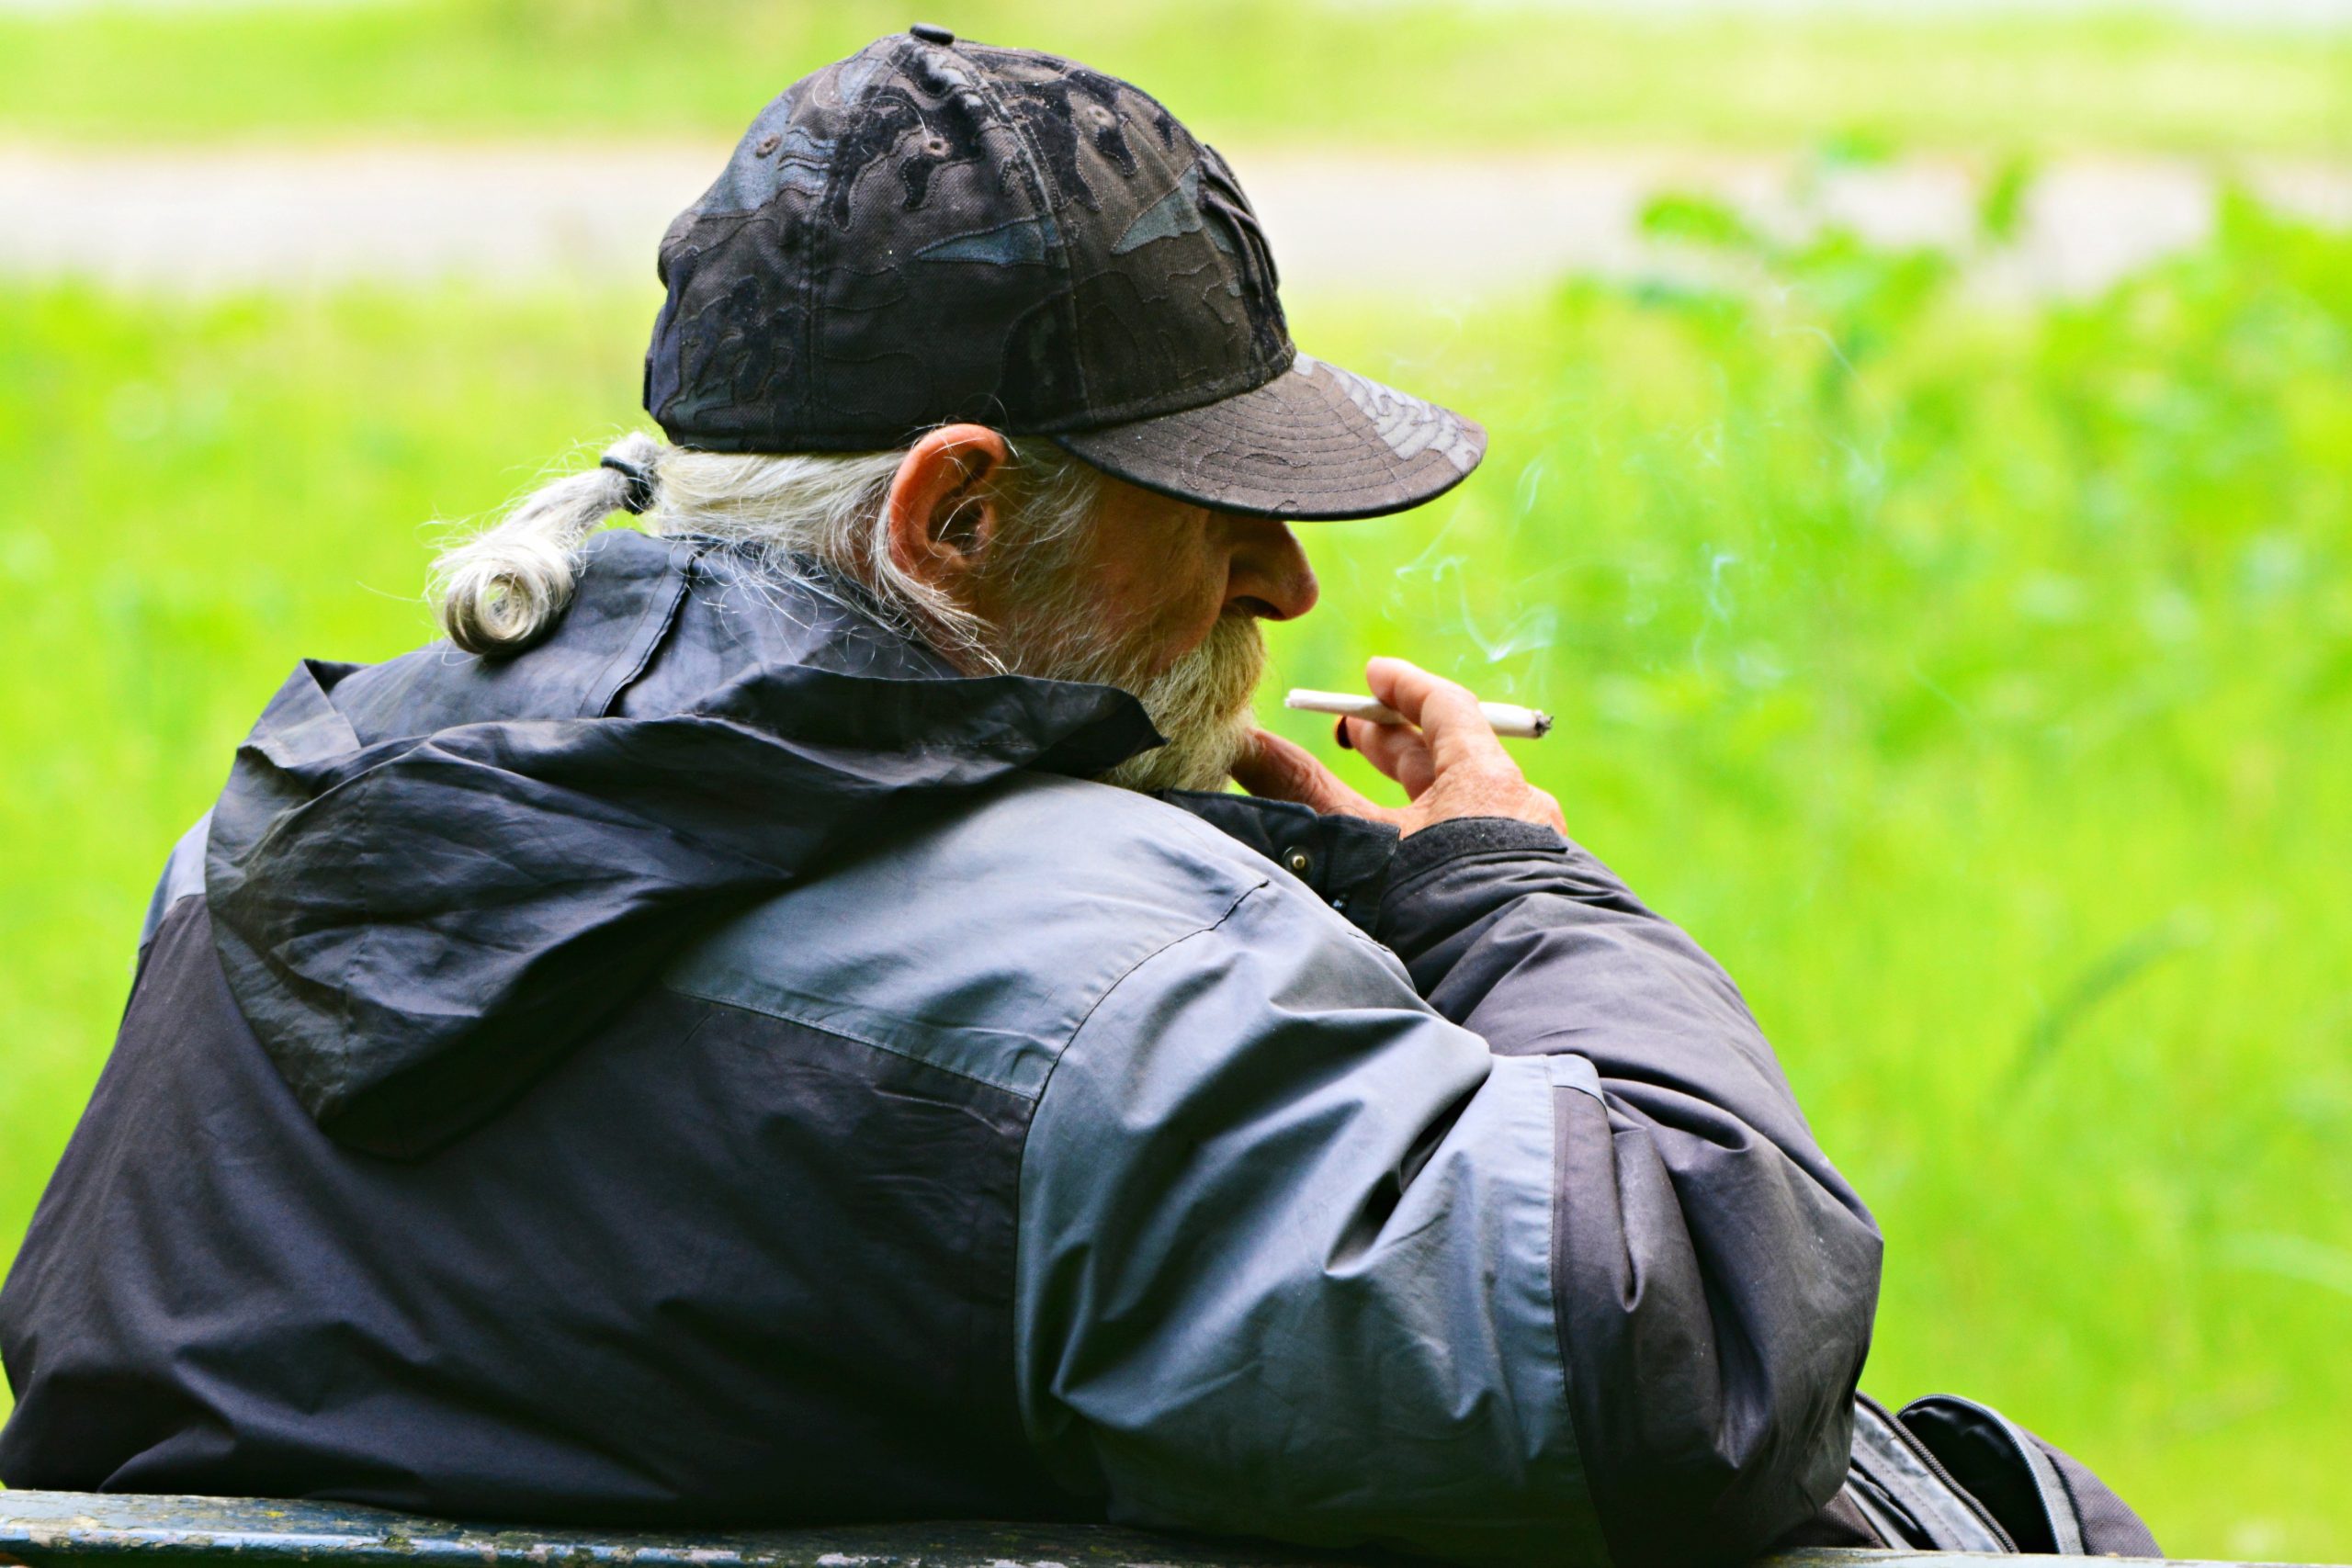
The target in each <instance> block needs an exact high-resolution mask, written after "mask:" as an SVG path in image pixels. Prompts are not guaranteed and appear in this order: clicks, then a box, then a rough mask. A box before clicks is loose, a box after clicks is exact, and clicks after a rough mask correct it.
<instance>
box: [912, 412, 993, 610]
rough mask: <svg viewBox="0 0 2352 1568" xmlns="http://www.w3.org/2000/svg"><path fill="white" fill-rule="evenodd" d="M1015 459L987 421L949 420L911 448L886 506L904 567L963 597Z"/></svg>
mask: <svg viewBox="0 0 2352 1568" xmlns="http://www.w3.org/2000/svg"><path fill="white" fill-rule="evenodd" d="M1011 461H1012V446H1011V445H1010V444H1009V443H1008V442H1007V441H1006V440H1005V438H1004V437H1003V436H1002V435H1001V434H998V433H997V432H995V431H993V430H990V429H989V428H988V427H987V426H986V425H982V424H943V425H941V426H940V427H939V428H938V429H936V430H933V431H930V432H927V433H926V434H924V435H923V436H922V439H921V440H919V441H917V442H916V443H915V444H914V445H913V446H910V447H909V448H908V449H907V455H906V457H903V458H902V459H900V461H899V471H898V473H897V474H896V475H895V476H894V477H893V478H892V479H891V480H890V493H889V497H888V500H887V501H886V502H885V503H884V504H885V505H886V506H887V507H888V518H889V528H890V558H891V560H892V561H893V562H894V563H896V564H897V566H898V568H899V570H901V571H903V572H906V573H908V574H909V575H910V576H911V577H913V578H915V579H917V580H918V581H922V582H927V583H930V584H931V585H933V587H936V588H941V589H944V590H946V591H947V592H951V593H957V594H958V595H959V596H961V592H962V591H963V590H964V586H965V584H966V583H967V581H968V580H969V578H970V575H971V573H972V571H973V570H974V569H975V568H977V567H978V564H979V559H980V557H981V555H982V553H983V552H985V551H986V550H987V549H988V547H989V543H990V541H992V540H993V539H994V538H995V537H996V525H997V502H996V496H995V489H996V481H997V480H998V479H1001V478H1002V477H1003V473H1004V468H1005V465H1006V464H1008V463H1010V462H1011Z"/></svg>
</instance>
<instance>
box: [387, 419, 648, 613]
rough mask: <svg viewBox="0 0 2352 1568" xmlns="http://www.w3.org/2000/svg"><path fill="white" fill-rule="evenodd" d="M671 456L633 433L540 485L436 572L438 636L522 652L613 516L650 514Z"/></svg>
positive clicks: (558, 609)
mask: <svg viewBox="0 0 2352 1568" xmlns="http://www.w3.org/2000/svg"><path fill="white" fill-rule="evenodd" d="M667 450H668V449H667V448H666V447H664V446H662V444H661V443H660V442H658V441H656V440H654V439H653V438H652V437H651V436H650V435H647V434H643V433H642V432H636V431H632V432H631V433H630V434H627V435H624V436H622V437H621V438H620V439H619V440H618V441H616V442H615V443H614V444H613V445H612V446H609V447H607V448H606V449H605V455H604V457H603V458H602V459H601V460H600V461H599V462H598V464H597V466H596V467H594V468H591V469H589V470H588V471H587V472H585V473H580V474H571V475H567V476H566V477H565V478H563V479H556V480H553V481H551V482H550V483H548V484H545V485H542V486H540V487H539V488H538V489H537V491H533V492H532V493H531V494H530V495H529V496H527V497H526V498H525V500H524V501H523V502H522V504H521V505H519V506H517V507H515V510H514V511H512V512H510V513H507V514H506V515H505V517H504V518H503V519H502V520H500V522H499V523H498V524H497V525H495V526H493V527H492V528H491V529H489V530H488V531H487V532H485V533H482V534H480V535H477V536H475V537H473V538H471V539H469V540H467V541H466V542H465V543H464V544H462V545H459V546H458V547H455V548H453V549H451V550H449V551H447V553H445V554H444V555H443V556H442V557H441V558H440V559H439V560H438V561H437V562H435V565H434V580H435V584H436V586H437V588H438V591H439V603H438V604H437V605H436V609H437V611H438V613H439V616H440V621H441V629H442V630H443V631H444V632H446V633H447V635H448V637H449V640H450V641H451V642H453V643H456V644H457V645H458V647H459V648H461V649H465V650H466V651H467V652H468V653H478V654H482V655H485V656H501V655H506V654H514V653H520V652H522V651H523V650H524V649H526V648H528V647H530V646H531V645H532V644H533V643H535V642H537V641H538V640H539V639H540V638H541V637H545V636H547V635H548V632H550V631H552V630H554V629H555V624H556V622H557V621H558V620H560V619H561V618H562V615H563V612H564V609H565V607H566V606H567V605H569V604H571V589H572V581H573V579H574V577H575V576H576V575H577V573H578V570H579V559H580V549H581V547H582V545H584V544H586V543H587V541H588V536H589V535H591V534H593V533H594V532H595V530H596V526H597V525H599V524H601V523H602V522H604V520H605V518H607V517H609V516H611V515H612V514H613V513H616V512H627V513H632V514H634V513H643V512H646V511H648V510H650V508H651V507H652V505H653V503H654V499H655V491H656V488H657V486H658V485H659V483H660V479H661V473H660V467H659V465H660V462H661V460H662V456H663V454H664V453H665V452H666V451H667Z"/></svg>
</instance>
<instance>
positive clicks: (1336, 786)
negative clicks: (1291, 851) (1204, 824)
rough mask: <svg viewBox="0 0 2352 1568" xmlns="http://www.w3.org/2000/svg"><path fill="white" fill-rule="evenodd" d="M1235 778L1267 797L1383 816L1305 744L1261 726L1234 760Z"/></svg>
mask: <svg viewBox="0 0 2352 1568" xmlns="http://www.w3.org/2000/svg"><path fill="white" fill-rule="evenodd" d="M1233 777H1234V782H1235V783H1237V784H1239V785H1240V786H1241V787H1242V788H1243V789H1246V790H1248V791H1249V792H1250V794H1251V795H1259V796H1261V797H1262V798H1264V799H1267V800H1289V801H1295V802H1296V803H1297V804H1299V805H1301V806H1306V807H1313V808H1314V809H1315V810H1317V811H1335V812H1340V813H1341V814H1343V815H1346V816H1349V817H1370V818H1385V816H1386V813H1385V812H1384V811H1383V810H1382V809H1381V808H1380V807H1377V806H1374V804H1373V803H1372V802H1371V801H1369V800H1366V799H1365V798H1364V797H1363V795H1358V794H1357V793H1356V792H1355V791H1354V790H1352V789H1350V788H1349V787H1348V786H1347V785H1346V784H1344V783H1342V782H1341V781H1340V775H1339V774H1337V773H1333V772H1332V771H1331V770H1330V769H1329V768H1327V767H1325V766H1324V765H1323V764H1322V763H1321V762H1319V761H1317V760H1316V758H1315V755H1314V753H1313V752H1311V751H1308V750H1306V748H1305V747H1302V746H1295V745H1293V744H1292V743H1291V742H1289V741H1287V740H1285V739H1283V738H1282V737H1281V736H1279V735H1269V734H1267V733H1266V732H1265V731H1264V730H1262V729H1261V730H1258V731H1256V732H1255V733H1254V734H1252V735H1251V736H1250V739H1249V741H1248V742H1247V743H1246V744H1245V745H1244V746H1243V747H1242V749H1241V755H1240V756H1238V757H1237V758H1235V759H1234V761H1233Z"/></svg>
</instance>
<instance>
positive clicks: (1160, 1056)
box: [1020, 807, 1880, 1564]
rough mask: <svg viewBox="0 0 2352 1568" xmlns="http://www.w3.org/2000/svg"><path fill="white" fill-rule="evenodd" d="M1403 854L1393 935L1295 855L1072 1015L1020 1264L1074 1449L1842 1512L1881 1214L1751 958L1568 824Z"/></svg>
mask: <svg viewBox="0 0 2352 1568" xmlns="http://www.w3.org/2000/svg"><path fill="white" fill-rule="evenodd" d="M1227 809H1230V808H1229V807H1227ZM1276 833H1277V835H1278V836H1280V835H1282V834H1283V829H1281V828H1278V829H1276ZM1288 835H1289V836H1291V837H1297V836H1298V835H1297V829H1296V827H1295V826H1291V827H1290V828H1289V829H1288ZM1389 877H1390V881H1389V886H1387V889H1386V891H1385V896H1384V897H1382V899H1381V900H1380V902H1379V904H1378V907H1377V909H1376V911H1370V912H1368V913H1367V916H1366V921H1365V923H1366V924H1367V925H1368V926H1369V927H1370V928H1371V930H1372V931H1373V932H1374V933H1376V934H1377V935H1378V936H1379V937H1380V938H1382V939H1383V941H1384V942H1386V943H1387V944H1388V948H1387V949H1385V950H1384V949H1382V948H1378V947H1375V946H1374V944H1373V943H1372V942H1368V941H1365V940H1363V937H1362V936H1361V935H1360V934H1358V933H1355V932H1352V931H1347V930H1346V929H1345V928H1344V927H1342V926H1341V925H1340V922H1339V921H1337V920H1333V919H1320V918H1317V911H1315V910H1314V909H1313V908H1312V906H1311V904H1310V903H1309V902H1308V901H1307V900H1306V899H1305V898H1302V897H1298V894H1299V893H1300V892H1302V891H1304V890H1302V889H1299V888H1297V887H1296V886H1295V884H1290V883H1287V882H1286V881H1284V880H1283V879H1277V881H1276V884H1275V885H1274V886H1270V888H1269V889H1268V890H1267V891H1266V892H1264V893H1262V894H1260V895H1255V896H1253V897H1252V899H1251V900H1250V901H1249V902H1246V903H1244V904H1243V905H1242V906H1240V907H1239V908H1238V909H1237V910H1236V911H1235V913H1234V915H1233V916H1232V917H1230V918H1229V919H1227V920H1226V921H1224V922H1221V923H1220V924H1219V925H1218V926H1217V927H1216V928H1214V929H1212V930H1209V931H1204V932H1202V933H1200V934H1198V935H1195V936H1193V937H1190V938H1187V939H1186V940H1185V941H1184V942H1182V943H1179V944H1176V945H1174V946H1171V947H1170V948H1169V949H1167V950H1166V951H1165V952H1163V953H1161V954H1159V955H1158V956H1156V957H1155V958H1154V959H1153V960H1151V961H1150V962H1148V963H1147V964H1143V965H1141V966H1139V967H1138V968H1137V969H1136V972H1135V973H1134V974H1132V975H1131V976H1128V977H1127V978H1126V979H1125V980H1124V981H1123V982H1122V983H1121V985H1120V987H1118V989H1117V990H1116V991H1114V993H1113V994H1112V996H1111V997H1110V998H1107V999H1106V1000H1105V1002H1104V1003H1103V1006H1102V1007H1101V1008H1099V1009H1098V1010H1096V1012H1095V1013H1094V1014H1093V1016H1092V1018H1091V1020H1090V1021H1089V1022H1088V1024H1087V1026H1086V1028H1085V1030H1083V1031H1082V1032H1080V1034H1079V1036H1078V1038H1077V1039H1076V1040H1075V1041H1074V1042H1073V1043H1072V1044H1071V1046H1070V1048H1069V1051H1067V1052H1066V1053H1065V1054H1064V1055H1063V1057H1062V1060H1061V1063H1060V1066H1059V1067H1058V1068H1057V1073H1056V1076H1055V1078H1054V1081H1053V1088H1052V1090H1051V1091H1050V1092H1049V1093H1048V1094H1047V1095H1046V1099H1045V1100H1044V1102H1043V1103H1042V1104H1041V1106H1040V1108H1039V1111H1038V1116H1037V1120H1036V1122H1035V1125H1034V1126H1033V1128H1032V1129H1031V1133H1030V1155H1029V1158H1028V1159H1027V1161H1026V1162H1025V1163H1024V1165H1023V1213H1022V1238H1023V1280H1022V1292H1021V1297H1020V1306H1021V1312H1022V1314H1023V1315H1022V1333H1021V1336H1020V1344H1021V1348H1022V1349H1021V1354H1022V1369H1023V1398H1024V1400H1025V1401H1027V1408H1028V1410H1029V1413H1030V1420H1031V1423H1032V1427H1033V1429H1035V1430H1036V1431H1037V1432H1039V1433H1040V1434H1041V1436H1042V1437H1043V1438H1044V1439H1045V1444H1046V1452H1047V1454H1048V1455H1049V1457H1051V1458H1052V1459H1053V1460H1054V1461H1056V1463H1057V1473H1058V1474H1060V1475H1062V1476H1063V1477H1065V1478H1066V1479H1069V1480H1070V1481H1071V1482H1072V1483H1078V1482H1079V1479H1080V1477H1087V1478H1091V1480H1092V1482H1093V1483H1095V1484H1099V1485H1102V1486H1103V1487H1104V1488H1105V1489H1106V1491H1107V1492H1108V1495H1110V1497H1111V1499H1112V1508H1113V1512H1114V1516H1116V1517H1122V1518H1125V1519H1129V1520H1132V1521H1134V1522H1138V1523H1146V1524H1160V1525H1170V1526H1185V1527H1190V1528H1196V1529H1197V1528H1214V1527H1215V1526H1216V1524H1217V1523H1218V1522H1219V1521H1224V1522H1226V1523H1227V1524H1228V1525H1229V1524H1230V1523H1231V1522H1233V1521H1236V1520H1238V1521H1242V1522H1243V1524H1244V1527H1245V1528H1250V1529H1258V1530H1261V1531H1263V1532H1265V1533H1268V1534H1275V1535H1281V1536H1283V1537H1285V1538H1287V1539H1292V1540H1301V1541H1305V1542H1308V1543H1312V1544H1339V1543H1341V1542H1346V1541H1352V1540H1376V1541H1380V1542H1382V1543H1385V1544H1388V1545H1393V1546H1397V1547H1401V1548H1404V1549H1406V1550H1409V1551H1419V1552H1426V1553H1432V1554H1436V1555H1441V1556H1445V1557H1449V1558H1455V1559H1460V1560H1465V1561H1484V1562H1539V1561H1554V1562H1560V1561H1566V1562H1619V1563H1634V1562H1642V1563H1650V1562H1655V1563H1660V1564H1665V1563H1677V1562H1680V1563H1688V1562H1714V1561H1732V1560H1736V1559H1737V1558H1739V1557H1742V1556H1744V1555H1746V1554H1748V1553H1752V1552H1753V1551H1756V1550H1757V1549H1758V1547H1760V1546H1761V1545H1763V1544H1764V1543H1765V1542H1766V1541H1769V1540H1772V1539H1773V1538H1775V1537H1776V1536H1778V1535H1780V1534H1781V1533H1782V1532H1784V1531H1786V1530H1788V1529H1792V1527H1794V1526H1797V1525H1798V1524H1800V1523H1802V1522H1803V1521H1804V1520H1806V1519H1808V1518H1810V1517H1814V1516H1815V1514H1817V1513H1818V1512H1819V1511H1820V1510H1821V1508H1822V1507H1823V1506H1825V1505H1826V1504H1827V1503H1828V1502H1829V1501H1830V1500H1831V1499H1832V1498H1833V1497H1834V1496H1835V1495H1837V1494H1838V1489H1839V1487H1840V1485H1841V1484H1842V1483H1843V1481H1844V1479H1845V1475H1846V1468H1847V1457H1848V1445H1849V1427H1850V1414H1849V1410H1850V1403H1851V1399H1852V1395H1853V1392H1854V1386H1855V1381H1856V1379H1857V1378H1858V1377H1859V1375H1860V1369H1861V1363H1862V1359H1863V1356H1864V1353H1865V1351H1866V1350H1867V1348H1868V1345H1869V1338H1870V1328H1871V1314H1872V1310H1873V1306H1874V1302H1875V1296H1876V1288H1877V1278H1878V1267H1879V1253H1880V1246H1879V1238H1878V1235H1877V1233H1876V1230H1875V1229H1874V1227H1873V1226H1872V1224H1871V1220H1870V1217H1869V1215H1868V1213H1867V1212H1866V1211H1865V1210H1864V1208H1863V1207H1862V1205H1861V1203H1860V1200H1859V1199H1857V1198H1856V1197H1855V1196H1854V1194H1853V1193H1852V1191H1851V1190H1850V1189H1849V1188H1848V1187H1847V1185H1846V1184H1845V1182H1844V1180H1843V1179H1841V1178H1840V1177H1839V1176H1838V1173H1837V1171H1836V1170H1835V1168H1832V1167H1831V1165H1830V1164H1829V1162H1828V1160H1827V1159H1826V1158H1825V1157H1824V1156H1822V1154H1821V1152H1820V1150H1819V1148H1818V1147H1817V1146H1816V1145H1815V1143H1814V1140H1813V1138H1812V1135H1811V1133H1810V1132H1809V1130H1808V1129H1807V1128H1806V1126H1805V1123H1804V1119H1803V1117H1802V1116H1801V1115H1800V1114H1799V1113H1798V1111H1797V1109H1796V1105H1795V1103H1794V1100H1793V1099H1792V1097H1791V1095H1790V1093H1789V1090H1788V1088H1787V1085H1786V1082H1785V1080H1784V1079H1783V1078H1782V1077H1781V1073H1780V1070H1779V1068H1778V1066H1777V1065H1776V1064H1775V1063H1774V1062H1773V1060H1772V1057H1771V1055H1770V1051H1769V1049H1767V1047H1766V1046H1765V1044H1764V1042H1763V1040H1762V1037H1761V1035H1760V1034H1759V1033H1758V1031H1757V1029H1756V1026H1755V1023H1754V1021H1753V1020H1752V1019H1751V1018H1750V1017H1749V1016H1748V1014H1747V1009H1746V1007H1745V1006H1744V1005H1743V1004H1742V1002H1741V1001H1740V999H1739V996H1738V993H1737V991H1736V989H1735V988H1734V987H1732V985H1731V983H1730V981H1729V980H1728V979H1727V978H1726V977H1725V976H1724V974H1723V972H1722V971H1721V970H1720V969H1719V968H1718V967H1717V966H1716V965H1715V964H1713V961H1712V960H1710V959H1709V958H1707V956H1706V955H1705V954H1704V953H1702V951H1701V950H1700V949H1699V948H1698V946H1697V945H1696V944H1695V943H1693V942H1691V940H1690V938H1689V937H1688V936H1686V935H1684V934H1683V933H1682V932H1681V931H1679V930H1678V929H1676V928H1675V927H1674V926H1672V925H1670V924H1668V922H1667V921H1665V920H1663V919H1659V918H1658V917H1657V916H1656V915H1655V914H1653V913H1651V912H1650V911H1649V910H1648V909H1646V908H1644V907H1643V906H1642V905H1641V904H1640V903H1639V902H1638V901H1636V900H1635V899H1634V897H1633V896H1632V895H1631V894H1630V893H1629V892H1627V891H1626V890H1625V888H1624V887H1623V885H1622V884H1621V883H1619V882H1618V881H1617V880H1616V879H1615V877H1613V876H1612V875H1611V874H1609V873H1608V872H1607V871H1606V870H1605V869H1604V868H1602V867H1601V866H1600V863H1598V862H1596V861H1594V860H1593V859H1592V858H1591V857H1590V856H1589V855H1588V854H1586V853H1585V852H1583V851H1581V850H1579V849H1577V848H1576V847H1575V846H1573V845H1569V844H1566V843H1565V842H1563V841H1562V840H1560V839H1559V837H1558V836H1557V835H1556V834H1554V833H1552V832H1551V831H1550V830H1549V829H1539V828H1535V827H1532V826H1530V825H1527V824H1522V823H1515V822H1502V821H1496V820H1476V821H1464V822H1457V823H1450V824H1445V825H1443V826H1442V827H1440V828H1437V829H1428V830H1425V831H1424V832H1422V833H1420V834H1417V835H1415V836H1414V837H1413V838H1412V839H1409V840H1405V842H1404V844H1403V846H1402V847H1400V848H1399V849H1398V850H1397V853H1396V855H1395V859H1394V862H1393V863H1392V865H1391V867H1390V871H1389ZM1391 950H1393V951H1391ZM1400 960H1401V961H1402V962H1401V963H1400V962H1399V961H1400ZM1170 1258H1181V1259H1182V1260H1183V1265H1182V1267H1181V1268H1173V1269H1171V1268H1170V1267H1169V1266H1168V1259H1170Z"/></svg>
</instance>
